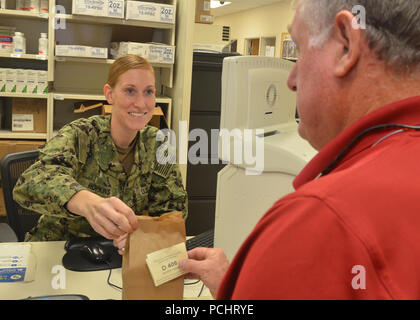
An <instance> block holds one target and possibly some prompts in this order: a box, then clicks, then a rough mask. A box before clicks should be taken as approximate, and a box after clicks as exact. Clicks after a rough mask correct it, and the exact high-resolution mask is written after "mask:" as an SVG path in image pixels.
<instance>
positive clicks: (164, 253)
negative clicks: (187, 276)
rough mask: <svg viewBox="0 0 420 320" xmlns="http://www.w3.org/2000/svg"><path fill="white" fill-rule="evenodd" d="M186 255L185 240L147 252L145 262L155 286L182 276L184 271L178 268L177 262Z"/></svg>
mask: <svg viewBox="0 0 420 320" xmlns="http://www.w3.org/2000/svg"><path fill="white" fill-rule="evenodd" d="M187 257H188V255H187V248H186V247H185V242H181V243H178V244H176V245H174V246H172V247H169V248H165V249H161V250H158V251H155V252H152V253H149V254H148V255H147V257H146V263H147V266H148V267H149V271H150V274H151V275H152V278H153V282H154V283H155V286H156V287H157V286H160V285H161V284H163V283H166V282H168V281H171V280H173V279H175V278H178V277H179V276H182V275H183V274H184V272H183V271H182V270H181V269H180V268H179V265H178V262H179V260H180V259H186V258H187Z"/></svg>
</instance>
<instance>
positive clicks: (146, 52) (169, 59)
mask: <svg viewBox="0 0 420 320" xmlns="http://www.w3.org/2000/svg"><path fill="white" fill-rule="evenodd" d="M124 54H136V55H139V56H141V57H143V58H146V59H147V60H148V61H149V62H152V63H153V62H154V63H174V61H175V46H170V45H164V44H157V43H139V42H112V43H111V56H112V58H114V59H117V58H118V57H120V56H122V55H124Z"/></svg>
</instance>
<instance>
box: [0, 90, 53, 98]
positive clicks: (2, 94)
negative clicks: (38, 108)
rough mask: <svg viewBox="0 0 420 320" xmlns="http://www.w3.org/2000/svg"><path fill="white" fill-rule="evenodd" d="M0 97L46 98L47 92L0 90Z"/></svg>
mask: <svg viewBox="0 0 420 320" xmlns="http://www.w3.org/2000/svg"><path fill="white" fill-rule="evenodd" d="M0 97H6V98H35V99H47V98H48V95H47V94H34V93H14V92H0Z"/></svg>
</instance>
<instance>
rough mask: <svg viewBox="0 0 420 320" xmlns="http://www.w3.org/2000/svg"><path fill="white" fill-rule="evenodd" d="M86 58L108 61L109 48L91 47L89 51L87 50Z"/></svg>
mask: <svg viewBox="0 0 420 320" xmlns="http://www.w3.org/2000/svg"><path fill="white" fill-rule="evenodd" d="M86 57H88V58H101V59H107V58H108V48H97V47H89V48H88V50H87V55H86Z"/></svg>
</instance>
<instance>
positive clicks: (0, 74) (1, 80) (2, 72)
mask: <svg viewBox="0 0 420 320" xmlns="http://www.w3.org/2000/svg"><path fill="white" fill-rule="evenodd" d="M0 92H6V69H5V68H0Z"/></svg>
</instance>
